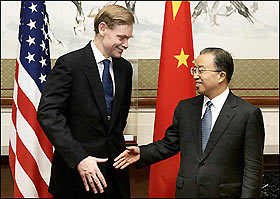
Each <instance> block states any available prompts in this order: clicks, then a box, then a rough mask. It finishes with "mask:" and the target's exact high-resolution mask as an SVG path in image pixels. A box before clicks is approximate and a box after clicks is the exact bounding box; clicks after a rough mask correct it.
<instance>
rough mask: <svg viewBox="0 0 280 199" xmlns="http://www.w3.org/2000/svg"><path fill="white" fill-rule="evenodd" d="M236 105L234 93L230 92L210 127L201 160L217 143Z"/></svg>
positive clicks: (233, 113) (232, 115)
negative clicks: (211, 127) (212, 125)
mask: <svg viewBox="0 0 280 199" xmlns="http://www.w3.org/2000/svg"><path fill="white" fill-rule="evenodd" d="M236 106H237V102H236V99H235V98H234V95H233V94H232V93H231V92H230V94H229V95H228V98H227V100H226V101H225V104H224V106H223V108H222V110H221V112H220V114H219V116H218V118H217V120H216V122H215V125H214V127H213V129H212V132H211V135H210V137H209V140H208V143H207V145H206V148H205V151H204V153H203V156H202V159H201V161H203V160H204V159H205V158H206V157H207V156H208V155H209V153H210V152H211V151H212V150H213V148H214V146H215V145H216V144H217V142H218V141H219V139H220V138H221V136H222V135H223V133H224V132H225V129H226V127H227V126H228V125H229V123H230V121H231V120H232V118H233V117H234V115H235V111H234V110H233V108H234V107H236Z"/></svg>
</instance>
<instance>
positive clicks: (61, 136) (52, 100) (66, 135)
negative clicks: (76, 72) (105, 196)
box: [37, 57, 88, 168]
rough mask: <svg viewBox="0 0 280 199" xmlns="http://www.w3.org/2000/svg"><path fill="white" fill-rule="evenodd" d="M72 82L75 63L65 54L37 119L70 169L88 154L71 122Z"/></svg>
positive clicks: (50, 79) (49, 83)
mask: <svg viewBox="0 0 280 199" xmlns="http://www.w3.org/2000/svg"><path fill="white" fill-rule="evenodd" d="M71 85H72V74H71V65H70V63H67V61H66V60H65V59H64V58H63V57H62V58H59V59H58V60H57V61H56V64H55V66H54V68H53V70H52V72H51V74H50V76H49V78H48V80H47V82H46V84H45V86H44V89H43V93H42V96H41V100H40V104H39V107H38V111H37V119H38V121H39V123H40V125H41V127H42V129H43V130H44V132H45V134H46V135H47V137H48V138H49V140H50V142H51V143H52V144H53V146H54V147H55V149H56V150H57V151H58V152H59V154H60V155H61V156H62V157H63V159H64V160H65V162H66V163H67V165H68V166H69V167H70V168H73V167H75V166H76V165H77V164H78V163H79V162H80V161H81V160H82V159H84V158H85V157H87V156H88V154H87V152H86V151H85V149H84V148H83V147H82V146H81V145H80V143H78V142H77V141H76V140H74V139H73V136H72V134H71V130H70V128H69V126H68V125H67V100H68V99H69V97H70V92H71Z"/></svg>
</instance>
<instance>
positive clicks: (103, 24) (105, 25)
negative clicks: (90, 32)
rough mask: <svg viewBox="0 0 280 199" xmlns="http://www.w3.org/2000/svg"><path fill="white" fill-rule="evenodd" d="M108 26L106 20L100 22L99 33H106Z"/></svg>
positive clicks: (102, 34)
mask: <svg viewBox="0 0 280 199" xmlns="http://www.w3.org/2000/svg"><path fill="white" fill-rule="evenodd" d="M107 28H108V26H107V24H106V23H105V22H103V21H102V22H100V23H99V25H98V30H99V34H100V35H101V36H104V35H105V30H106V29H107Z"/></svg>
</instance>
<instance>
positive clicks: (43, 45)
mask: <svg viewBox="0 0 280 199" xmlns="http://www.w3.org/2000/svg"><path fill="white" fill-rule="evenodd" d="M40 46H41V47H42V51H44V50H45V49H46V44H45V42H44V40H42V43H41V44H40Z"/></svg>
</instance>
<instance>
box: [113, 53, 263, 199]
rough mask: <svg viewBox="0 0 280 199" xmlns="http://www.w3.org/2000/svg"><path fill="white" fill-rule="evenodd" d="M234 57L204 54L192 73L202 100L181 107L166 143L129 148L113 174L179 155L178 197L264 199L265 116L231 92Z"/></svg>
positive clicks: (174, 118)
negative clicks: (132, 165) (262, 189)
mask: <svg viewBox="0 0 280 199" xmlns="http://www.w3.org/2000/svg"><path fill="white" fill-rule="evenodd" d="M233 68H234V64H233V60H232V57H231V55H230V54H229V53H228V52H226V51H225V50H223V49H220V48H206V49H204V50H202V51H201V52H200V55H199V56H198V58H197V60H196V62H195V67H193V68H191V73H192V74H193V76H194V80H195V83H196V89H197V91H198V93H199V94H201V95H199V96H196V97H193V98H190V99H185V100H182V101H180V102H179V104H178V105H177V107H176V109H175V112H174V116H173V123H172V124H171V125H170V126H169V127H168V128H167V130H166V133H165V136H164V138H163V139H162V140H158V141H156V142H154V143H151V144H148V145H144V146H140V147H136V146H134V147H127V149H126V150H125V151H124V152H123V153H121V154H120V155H119V156H118V157H117V158H116V159H115V163H114V166H115V168H121V169H124V168H125V167H127V166H128V165H130V164H132V163H134V162H136V161H137V162H136V166H137V167H143V166H147V165H151V164H153V163H156V162H159V161H161V160H164V159H167V158H169V157H171V156H173V155H175V154H177V153H178V152H179V151H180V152H181V160H180V169H179V173H178V177H177V181H176V193H175V196H176V197H177V198H180V197H192V198H194V197H203V198H207V197H217V198H218V197H245V198H256V197H260V193H261V183H262V172H263V147H264V124H263V117H262V113H261V110H260V109H259V108H257V107H255V106H253V105H251V104H249V103H247V102H246V101H244V100H242V99H241V98H239V97H237V96H235V95H234V94H233V93H232V92H231V91H230V90H229V88H228V83H229V82H230V80H231V76H232V74H233Z"/></svg>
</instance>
